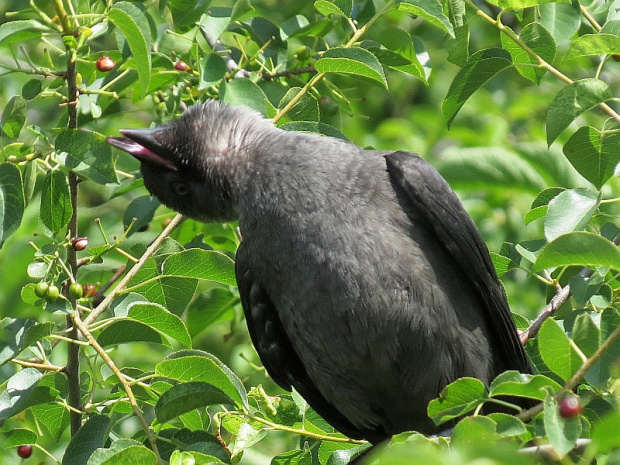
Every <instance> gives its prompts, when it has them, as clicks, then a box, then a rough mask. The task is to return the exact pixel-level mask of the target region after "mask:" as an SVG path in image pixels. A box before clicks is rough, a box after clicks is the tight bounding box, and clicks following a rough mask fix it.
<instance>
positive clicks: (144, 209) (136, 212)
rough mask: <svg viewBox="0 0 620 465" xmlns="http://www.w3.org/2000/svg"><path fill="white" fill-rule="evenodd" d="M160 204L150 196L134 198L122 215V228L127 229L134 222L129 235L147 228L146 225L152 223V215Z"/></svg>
mask: <svg viewBox="0 0 620 465" xmlns="http://www.w3.org/2000/svg"><path fill="white" fill-rule="evenodd" d="M160 205H161V204H160V203H159V200H157V199H156V198H155V197H152V196H150V195H143V196H140V197H136V198H135V199H133V200H132V201H131V202H130V203H129V205H128V206H127V209H126V210H125V213H124V214H123V228H125V229H127V227H129V225H130V224H131V223H132V222H133V221H134V218H135V223H134V224H133V226H132V228H131V231H130V232H129V235H131V234H134V233H136V232H139V231H138V230H140V229H142V228H144V227H148V225H149V224H150V223H151V221H153V215H154V214H155V210H157V207H159V206H160Z"/></svg>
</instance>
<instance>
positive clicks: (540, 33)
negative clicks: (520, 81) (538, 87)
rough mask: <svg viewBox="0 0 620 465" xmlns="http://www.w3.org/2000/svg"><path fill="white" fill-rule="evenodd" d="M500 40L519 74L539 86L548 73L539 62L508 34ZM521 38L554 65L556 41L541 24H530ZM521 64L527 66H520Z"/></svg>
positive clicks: (524, 29)
mask: <svg viewBox="0 0 620 465" xmlns="http://www.w3.org/2000/svg"><path fill="white" fill-rule="evenodd" d="M500 38H501V42H502V47H503V48H504V49H505V50H507V51H508V52H509V53H510V56H512V62H513V63H514V64H515V65H517V66H516V68H517V71H518V72H519V74H521V76H523V77H524V78H526V79H529V80H530V81H532V82H534V83H536V84H538V83H539V82H540V79H541V78H542V77H543V75H544V74H545V73H546V70H545V69H544V68H541V67H539V66H538V60H537V59H536V58H534V57H533V56H531V55H530V54H529V53H527V52H526V51H525V50H523V48H521V47H520V46H519V45H518V44H517V43H515V42H514V41H513V40H512V39H511V38H510V37H508V36H507V35H506V34H501V36H500ZM519 38H520V39H521V40H522V41H523V42H524V43H525V44H526V45H527V46H528V47H529V48H530V49H532V50H533V51H534V52H536V54H537V55H538V56H540V57H541V58H542V59H543V60H545V61H546V62H547V63H553V60H554V59H555V53H556V46H555V40H554V38H553V36H552V35H551V34H550V33H549V31H548V30H547V28H546V27H545V26H543V25H542V24H541V23H539V22H532V23H529V24H528V25H527V26H525V27H524V28H523V30H522V31H521V34H520V35H519ZM519 64H523V65H526V66H518V65H519Z"/></svg>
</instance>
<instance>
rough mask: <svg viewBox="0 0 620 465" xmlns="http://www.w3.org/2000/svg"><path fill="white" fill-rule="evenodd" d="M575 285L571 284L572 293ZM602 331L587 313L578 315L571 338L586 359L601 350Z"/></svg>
mask: <svg viewBox="0 0 620 465" xmlns="http://www.w3.org/2000/svg"><path fill="white" fill-rule="evenodd" d="M573 289H574V285H572V284H571V291H572V290H573ZM600 336H601V334H600V330H599V328H598V326H596V323H594V321H593V320H592V317H591V316H590V315H588V314H587V313H581V314H579V315H577V318H576V319H575V323H573V330H572V334H571V337H572V339H573V341H574V342H575V344H577V347H579V349H580V350H581V351H582V352H583V354H584V355H585V356H586V357H591V356H592V355H594V352H596V351H597V350H598V348H599V341H600Z"/></svg>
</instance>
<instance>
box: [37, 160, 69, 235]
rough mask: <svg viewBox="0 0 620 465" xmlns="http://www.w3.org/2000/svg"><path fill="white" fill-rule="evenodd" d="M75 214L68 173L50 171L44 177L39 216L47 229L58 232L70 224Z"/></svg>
mask: <svg viewBox="0 0 620 465" xmlns="http://www.w3.org/2000/svg"><path fill="white" fill-rule="evenodd" d="M71 215H73V206H72V205H71V195H70V194H69V182H68V180H67V175H66V174H65V173H63V172H62V171H58V170H54V171H48V173H47V174H46V176H45V178H44V179H43V189H42V190H41V209H40V210H39V218H40V219H41V222H42V223H43V225H45V227H46V228H47V229H49V230H50V231H51V232H52V233H54V234H56V233H58V231H60V230H61V229H62V228H64V227H65V226H67V225H68V224H69V220H70V219H71Z"/></svg>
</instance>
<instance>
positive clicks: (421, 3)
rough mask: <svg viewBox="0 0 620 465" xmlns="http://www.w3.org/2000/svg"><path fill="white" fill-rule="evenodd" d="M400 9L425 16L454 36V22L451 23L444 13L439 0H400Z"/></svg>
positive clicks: (430, 21)
mask: <svg viewBox="0 0 620 465" xmlns="http://www.w3.org/2000/svg"><path fill="white" fill-rule="evenodd" d="M398 9H399V10H401V11H404V12H405V13H407V14H410V15H415V16H420V17H421V18H424V19H425V20H426V21H428V22H429V23H431V24H432V25H433V26H437V27H438V28H440V29H442V30H443V31H444V32H445V33H446V34H449V35H450V37H453V38H454V29H453V28H452V24H450V20H449V19H448V18H447V17H446V15H445V14H444V12H443V7H442V5H441V3H439V2H438V1H437V0H400V1H399V2H398Z"/></svg>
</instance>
